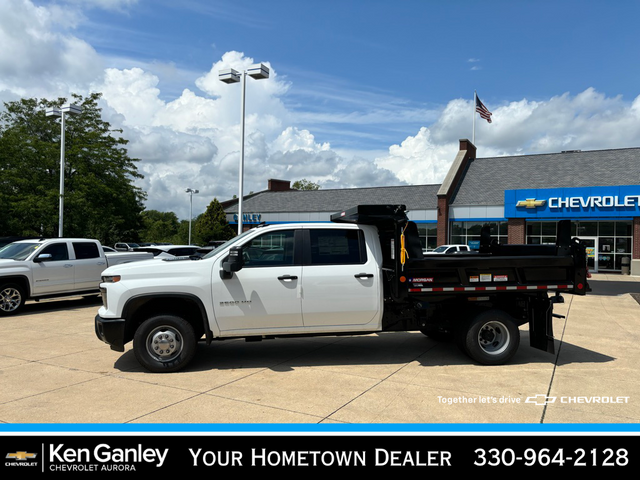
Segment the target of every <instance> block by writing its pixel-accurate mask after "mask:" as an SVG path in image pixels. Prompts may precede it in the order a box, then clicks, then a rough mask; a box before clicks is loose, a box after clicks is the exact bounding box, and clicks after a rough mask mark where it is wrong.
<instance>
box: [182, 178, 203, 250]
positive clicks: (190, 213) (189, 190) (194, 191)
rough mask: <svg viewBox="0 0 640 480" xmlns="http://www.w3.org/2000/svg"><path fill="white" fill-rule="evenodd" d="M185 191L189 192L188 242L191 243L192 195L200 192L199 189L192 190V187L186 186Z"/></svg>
mask: <svg viewBox="0 0 640 480" xmlns="http://www.w3.org/2000/svg"><path fill="white" fill-rule="evenodd" d="M185 192H187V193H188V194H189V242H188V244H189V245H191V219H192V218H193V195H194V194H196V193H200V191H199V190H194V189H192V188H187V189H186V190H185Z"/></svg>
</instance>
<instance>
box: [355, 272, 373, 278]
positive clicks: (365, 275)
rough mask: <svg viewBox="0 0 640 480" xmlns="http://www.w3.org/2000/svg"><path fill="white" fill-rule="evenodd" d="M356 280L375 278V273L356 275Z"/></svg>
mask: <svg viewBox="0 0 640 480" xmlns="http://www.w3.org/2000/svg"><path fill="white" fill-rule="evenodd" d="M354 277H356V278H373V273H356V274H355V275H354Z"/></svg>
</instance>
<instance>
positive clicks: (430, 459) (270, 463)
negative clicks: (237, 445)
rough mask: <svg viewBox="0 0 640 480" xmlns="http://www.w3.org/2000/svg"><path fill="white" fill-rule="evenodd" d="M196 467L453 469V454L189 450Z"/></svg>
mask: <svg viewBox="0 0 640 480" xmlns="http://www.w3.org/2000/svg"><path fill="white" fill-rule="evenodd" d="M189 453H190V454H191V456H192V457H193V466H194V467H202V466H204V467H243V466H251V467H364V466H367V465H371V464H373V465H375V466H377V467H380V466H389V467H450V466H451V463H450V461H451V453H450V452H447V451H439V450H435V451H433V450H415V451H401V450H387V449H384V448H376V449H374V450H372V451H362V450H353V451H351V450H338V451H333V450H285V451H278V450H267V449H264V448H262V449H260V448H254V449H251V452H250V454H249V455H246V457H247V458H245V454H244V452H242V451H238V450H231V451H224V450H223V451H211V450H203V449H192V448H190V449H189Z"/></svg>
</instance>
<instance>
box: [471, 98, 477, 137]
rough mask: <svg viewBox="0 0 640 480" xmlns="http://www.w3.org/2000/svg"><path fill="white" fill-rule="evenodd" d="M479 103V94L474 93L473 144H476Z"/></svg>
mask: <svg viewBox="0 0 640 480" xmlns="http://www.w3.org/2000/svg"><path fill="white" fill-rule="evenodd" d="M477 103H478V93H477V91H476V90H474V91H473V134H472V136H471V143H473V144H474V145H475V144H476V105H477Z"/></svg>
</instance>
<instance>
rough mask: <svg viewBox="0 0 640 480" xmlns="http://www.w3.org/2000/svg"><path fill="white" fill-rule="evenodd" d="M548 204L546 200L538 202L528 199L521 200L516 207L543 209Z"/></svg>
mask: <svg viewBox="0 0 640 480" xmlns="http://www.w3.org/2000/svg"><path fill="white" fill-rule="evenodd" d="M545 203H547V202H546V200H536V199H535V198H527V199H526V200H520V201H519V202H518V203H517V204H516V207H525V208H536V207H542V206H544V204H545Z"/></svg>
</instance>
